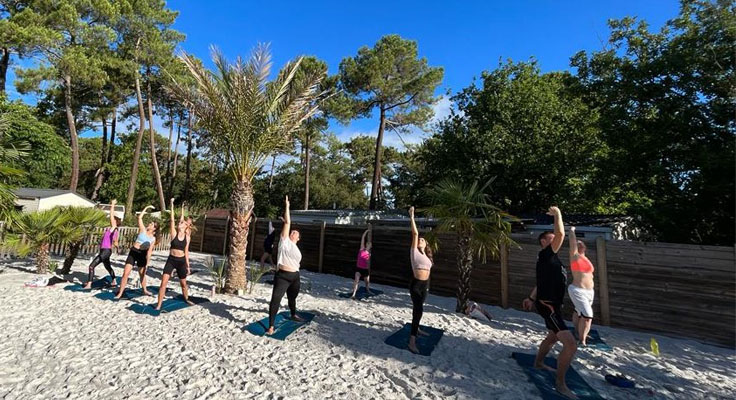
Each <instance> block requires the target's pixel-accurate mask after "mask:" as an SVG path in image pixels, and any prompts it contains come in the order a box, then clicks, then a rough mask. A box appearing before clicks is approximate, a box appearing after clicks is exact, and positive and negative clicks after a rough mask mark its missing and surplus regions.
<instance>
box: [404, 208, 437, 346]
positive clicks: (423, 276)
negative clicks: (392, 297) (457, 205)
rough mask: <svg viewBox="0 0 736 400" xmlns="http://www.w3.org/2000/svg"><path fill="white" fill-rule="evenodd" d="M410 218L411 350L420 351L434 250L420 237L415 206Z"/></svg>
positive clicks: (410, 211)
mask: <svg viewBox="0 0 736 400" xmlns="http://www.w3.org/2000/svg"><path fill="white" fill-rule="evenodd" d="M409 218H410V220H411V252H410V253H409V256H410V259H411V269H412V272H413V273H414V276H413V277H412V279H411V283H410V284H409V294H410V295H411V303H412V316H411V335H410V336H409V351H411V352H412V353H415V354H417V353H419V349H418V348H417V335H426V333H425V332H423V331H422V330H420V329H419V321H421V320H422V314H423V313H424V301H425V300H426V299H427V291H428V290H429V271H430V270H431V269H432V250H430V248H429V246H427V241H426V240H425V239H424V238H421V237H419V230H418V229H417V224H416V222H414V207H411V208H410V209H409Z"/></svg>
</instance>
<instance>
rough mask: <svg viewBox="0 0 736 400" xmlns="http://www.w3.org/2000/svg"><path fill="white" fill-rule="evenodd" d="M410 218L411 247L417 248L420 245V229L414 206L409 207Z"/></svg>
mask: <svg viewBox="0 0 736 400" xmlns="http://www.w3.org/2000/svg"><path fill="white" fill-rule="evenodd" d="M409 220H410V221H411V248H412V249H416V248H417V246H419V230H418V229H417V223H416V222H414V206H412V207H410V208H409Z"/></svg>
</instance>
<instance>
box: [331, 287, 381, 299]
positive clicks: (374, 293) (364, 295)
mask: <svg viewBox="0 0 736 400" xmlns="http://www.w3.org/2000/svg"><path fill="white" fill-rule="evenodd" d="M371 292H372V294H370V293H368V292H367V291H366V290H365V286H361V287H359V288H358V291H357V292H355V298H356V299H358V300H363V299H367V298H369V297H375V296H378V295H382V294H383V291H381V290H376V289H371ZM352 294H353V292H347V293H340V294H338V296H340V297H342V298H344V299H349V298H350V296H352Z"/></svg>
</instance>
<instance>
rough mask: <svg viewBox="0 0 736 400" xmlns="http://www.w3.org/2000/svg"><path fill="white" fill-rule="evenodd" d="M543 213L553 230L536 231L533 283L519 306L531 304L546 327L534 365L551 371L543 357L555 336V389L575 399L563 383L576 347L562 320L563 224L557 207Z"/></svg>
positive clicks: (529, 307) (565, 279) (550, 348)
mask: <svg viewBox="0 0 736 400" xmlns="http://www.w3.org/2000/svg"><path fill="white" fill-rule="evenodd" d="M547 214H549V215H552V216H554V218H555V224H554V226H555V230H554V232H549V231H548V232H544V233H542V234H541V235H539V245H540V246H541V247H542V250H541V251H540V252H539V255H538V256H537V286H536V287H534V290H532V293H531V294H530V295H529V297H527V298H526V299H524V303H523V306H524V309H525V310H531V309H532V305H535V306H536V308H537V313H539V315H541V316H542V318H544V324H545V325H546V326H547V329H548V330H549V332H548V333H547V337H546V338H544V340H543V341H542V343H541V344H540V345H539V351H537V358H536V360H535V362H534V366H535V367H536V368H540V369H548V370H552V371H554V369H553V368H551V367H548V366H546V365H545V364H544V358H545V357H546V356H547V353H549V351H550V350H552V347H554V345H555V343H557V341H558V340H559V341H560V342H562V346H563V347H562V351H561V352H560V355H559V356H558V357H557V371H556V372H557V379H556V381H555V386H556V389H557V392H558V393H560V394H561V395H563V396H565V397H567V398H571V399H576V398H577V397H576V396H575V394H574V393H573V392H572V391H571V390H570V388H568V387H567V384H566V383H565V374H566V373H567V369H568V368H570V363H571V362H572V358H573V356H574V355H575V351H576V350H577V345H576V344H575V338H574V337H573V336H572V333H570V331H568V330H567V326H566V325H565V321H564V320H563V319H562V299H563V298H564V297H565V286H566V284H567V282H566V281H567V276H566V275H565V266H564V265H562V261H560V258H559V257H558V256H557V253H558V252H559V251H560V248H561V247H562V243H563V242H564V241H565V228H564V225H563V223H562V213H561V212H560V209H559V208H557V207H550V208H549V211H548V212H547Z"/></svg>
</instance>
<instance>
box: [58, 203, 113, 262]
mask: <svg viewBox="0 0 736 400" xmlns="http://www.w3.org/2000/svg"><path fill="white" fill-rule="evenodd" d="M60 211H61V214H62V219H63V223H62V224H61V225H60V226H59V230H60V237H61V238H63V242H64V244H65V247H66V257H65V258H64V267H63V268H62V269H61V271H59V273H60V274H68V273H69V272H71V269H72V264H74V260H75V259H76V258H77V255H78V254H79V250H80V249H81V248H82V244H84V239H86V238H87V235H88V234H89V232H91V231H94V230H95V229H96V228H101V227H103V226H105V225H106V223H107V221H108V218H107V215H105V213H104V212H102V210H98V209H96V208H89V207H63V208H61V210H60Z"/></svg>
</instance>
